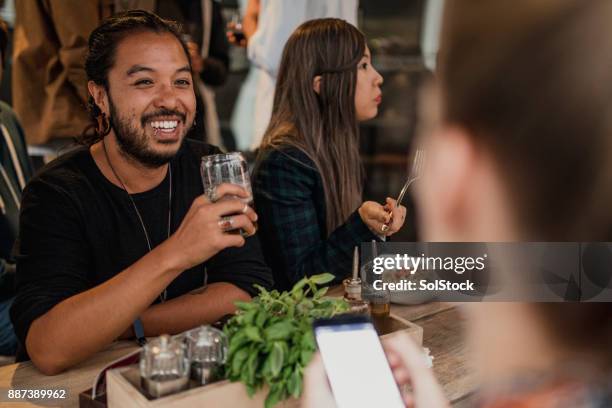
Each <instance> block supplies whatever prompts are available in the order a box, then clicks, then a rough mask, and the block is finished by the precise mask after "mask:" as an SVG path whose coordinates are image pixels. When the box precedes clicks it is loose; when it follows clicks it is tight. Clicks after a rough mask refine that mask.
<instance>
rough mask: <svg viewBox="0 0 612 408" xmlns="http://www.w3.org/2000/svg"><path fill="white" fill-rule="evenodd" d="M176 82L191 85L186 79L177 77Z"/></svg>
mask: <svg viewBox="0 0 612 408" xmlns="http://www.w3.org/2000/svg"><path fill="white" fill-rule="evenodd" d="M176 84H177V85H178V86H189V85H191V82H190V81H189V80H188V79H177V80H176Z"/></svg>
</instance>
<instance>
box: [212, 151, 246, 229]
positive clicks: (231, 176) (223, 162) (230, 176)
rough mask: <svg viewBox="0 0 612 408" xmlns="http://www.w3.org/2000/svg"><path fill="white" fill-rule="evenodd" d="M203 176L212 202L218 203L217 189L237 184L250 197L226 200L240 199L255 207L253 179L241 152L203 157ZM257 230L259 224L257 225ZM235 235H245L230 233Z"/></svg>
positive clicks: (225, 197)
mask: <svg viewBox="0 0 612 408" xmlns="http://www.w3.org/2000/svg"><path fill="white" fill-rule="evenodd" d="M200 171H201V174H202V183H203V184H204V193H205V194H206V196H207V197H208V199H209V200H210V201H211V202H215V201H217V200H218V199H219V198H218V197H217V187H219V185H221V184H223V183H229V184H237V185H239V186H240V187H242V188H244V189H245V190H246V191H247V193H248V194H249V196H248V197H247V198H239V197H236V196H227V195H226V196H224V199H228V198H232V197H233V198H239V199H240V200H241V201H243V202H244V203H245V204H248V205H249V206H251V207H252V206H253V191H252V189H251V177H250V176H249V169H248V165H247V162H246V160H245V158H244V156H243V155H242V154H241V153H239V152H233V153H226V154H214V155H211V156H204V157H202V164H201V166H200ZM254 225H255V228H257V224H255V223H254ZM228 232H230V233H235V234H238V233H240V234H243V235H244V231H242V230H232V231H228Z"/></svg>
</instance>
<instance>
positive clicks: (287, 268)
mask: <svg viewBox="0 0 612 408" xmlns="http://www.w3.org/2000/svg"><path fill="white" fill-rule="evenodd" d="M253 195H254V200H255V208H256V210H257V213H258V215H259V220H258V221H259V230H258V234H259V238H260V241H261V245H262V247H263V253H264V256H265V259H266V262H267V263H268V265H269V266H270V267H271V268H272V271H273V273H274V281H275V286H276V288H278V289H280V290H286V289H289V288H291V286H292V285H293V284H295V283H296V282H297V281H298V280H300V279H301V278H303V277H304V276H310V275H316V274H319V273H324V272H329V273H332V274H334V275H335V276H336V280H335V282H338V281H340V280H341V279H342V278H344V277H346V276H348V275H349V274H350V271H351V265H352V259H353V249H354V247H355V246H356V245H359V244H360V243H361V242H369V241H371V240H373V239H376V240H379V238H378V237H377V236H376V235H374V234H373V233H372V232H371V231H370V230H369V229H368V227H367V226H366V225H365V224H364V222H363V221H362V220H361V217H360V216H359V214H358V212H357V211H355V212H353V213H352V214H351V215H350V216H349V218H348V219H347V220H346V222H345V223H344V224H342V225H341V226H339V227H338V228H336V229H335V230H334V231H333V232H332V233H331V234H329V236H328V234H327V227H326V207H325V195H324V191H323V183H322V180H321V175H320V174H319V172H318V171H317V169H316V167H315V165H314V163H313V162H312V160H310V158H309V157H308V156H307V155H306V154H305V153H303V152H302V151H300V150H298V149H296V148H285V149H283V150H269V151H266V152H263V154H262V157H260V158H259V160H258V162H257V164H256V167H255V170H254V173H253Z"/></svg>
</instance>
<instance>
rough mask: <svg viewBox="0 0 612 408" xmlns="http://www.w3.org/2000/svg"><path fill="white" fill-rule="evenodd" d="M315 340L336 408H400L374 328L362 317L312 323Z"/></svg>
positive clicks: (399, 400)
mask: <svg viewBox="0 0 612 408" xmlns="http://www.w3.org/2000/svg"><path fill="white" fill-rule="evenodd" d="M313 327H314V333H315V338H316V340H317V346H318V347H319V351H320V352H321V357H322V359H323V365H324V366H325V371H326V372H327V378H328V379H329V383H330V385H331V389H332V392H333V394H334V398H335V400H336V404H337V406H338V408H349V407H350V408H356V407H368V408H371V407H385V408H396V407H397V408H403V407H404V406H405V405H404V402H403V400H402V396H401V393H400V390H399V388H398V387H397V384H396V383H395V380H394V378H393V373H392V372H391V367H389V363H388V362H387V358H386V357H385V353H384V351H383V348H382V345H381V344H380V340H379V339H378V334H377V333H376V330H374V325H373V324H372V322H371V321H370V320H369V319H368V318H367V317H365V316H362V315H340V316H336V317H334V318H331V319H320V320H317V321H315V323H314V325H313Z"/></svg>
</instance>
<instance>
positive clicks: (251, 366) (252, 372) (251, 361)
mask: <svg viewBox="0 0 612 408" xmlns="http://www.w3.org/2000/svg"><path fill="white" fill-rule="evenodd" d="M258 357H259V353H257V352H251V355H250V356H249V358H248V360H247V363H246V372H247V373H248V382H247V384H255V377H256V375H257V363H258Z"/></svg>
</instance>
